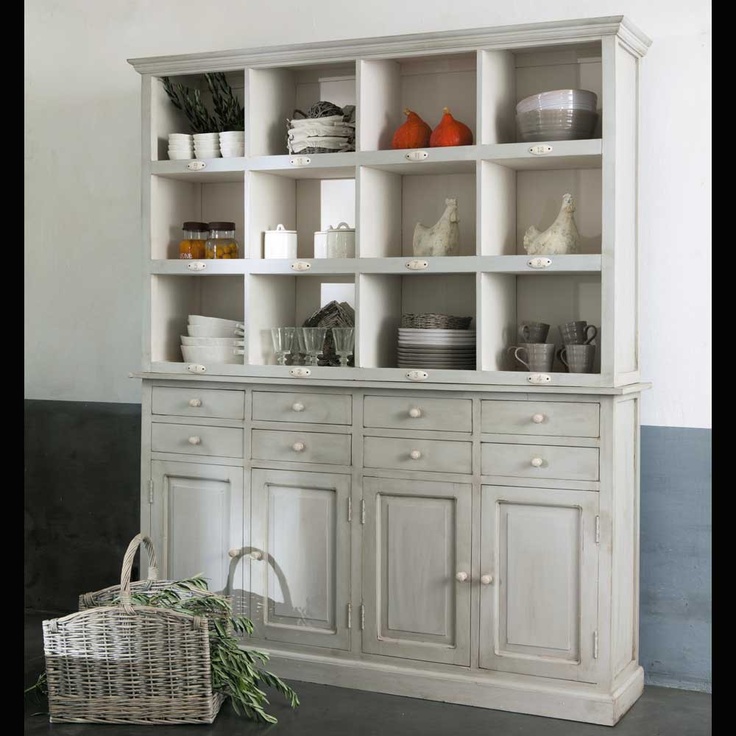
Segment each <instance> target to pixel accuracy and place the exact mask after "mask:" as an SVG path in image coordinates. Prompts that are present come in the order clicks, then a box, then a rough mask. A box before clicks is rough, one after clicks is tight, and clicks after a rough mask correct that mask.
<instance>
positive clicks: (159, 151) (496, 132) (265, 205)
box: [130, 16, 649, 387]
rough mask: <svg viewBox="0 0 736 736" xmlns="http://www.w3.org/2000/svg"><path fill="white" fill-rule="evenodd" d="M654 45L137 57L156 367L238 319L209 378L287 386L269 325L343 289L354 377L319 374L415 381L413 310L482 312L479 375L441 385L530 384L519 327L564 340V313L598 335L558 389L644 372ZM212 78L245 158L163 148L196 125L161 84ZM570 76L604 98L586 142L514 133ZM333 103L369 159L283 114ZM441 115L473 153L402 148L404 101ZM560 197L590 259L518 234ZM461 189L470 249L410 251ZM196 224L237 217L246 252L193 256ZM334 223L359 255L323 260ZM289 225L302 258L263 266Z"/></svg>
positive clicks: (558, 25) (628, 36)
mask: <svg viewBox="0 0 736 736" xmlns="http://www.w3.org/2000/svg"><path fill="white" fill-rule="evenodd" d="M648 45H649V40H648V39H647V38H646V37H645V36H644V35H643V34H641V33H640V32H639V31H638V30H637V29H636V28H634V26H632V25H631V24H630V23H629V22H628V21H627V20H626V19H624V18H623V17H618V16H616V17H608V18H596V19H586V20H582V21H571V22H555V23H541V24H533V25H525V26H507V27H501V28H488V29H474V30H469V31H460V32H448V33H431V34H414V35H408V36H394V37H388V38H379V39H353V40H348V41H337V42H336V41H331V42H329V43H324V44H322V43H311V44H301V45H292V46H281V47H270V48H257V49H244V50H239V51H227V52H212V53H204V54H191V55H180V56H171V57H153V58H148V59H132V60H130V63H131V64H132V65H133V66H134V67H135V68H136V70H137V71H138V72H139V73H140V74H141V76H142V91H143V105H142V109H143V120H142V130H143V142H144V145H143V166H142V176H143V182H142V184H143V197H144V228H143V244H144V248H145V249H146V253H147V254H148V259H147V261H146V263H147V265H146V268H145V269H144V279H145V284H146V289H145V294H146V305H145V308H146V330H145V338H144V339H145V343H144V350H143V368H144V370H145V371H150V372H153V373H157V374H160V375H168V374H178V373H183V374H186V373H190V372H191V370H192V368H191V367H190V366H189V364H187V363H184V362H183V360H182V356H181V351H180V345H179V337H180V335H181V334H185V332H184V331H185V329H186V320H187V315H188V314H191V313H198V314H206V315H209V316H213V317H225V318H229V319H237V320H242V321H244V322H245V324H246V332H247V335H246V339H245V350H244V353H245V354H244V355H243V356H242V361H243V362H242V363H239V364H227V365H218V364H214V365H207V366H205V367H204V368H205V370H204V374H205V375H209V376H218V375H219V376H240V377H242V378H247V377H250V376H256V375H257V376H263V375H271V376H273V377H279V376H282V375H284V376H287V375H289V374H288V370H289V368H288V366H278V365H275V360H274V355H273V351H272V349H271V347H270V343H269V339H270V338H269V331H270V328H271V327H276V326H289V325H299V324H302V323H303V321H304V320H305V319H306V318H308V317H309V316H310V315H311V314H313V313H314V312H316V311H317V310H319V309H320V308H321V307H323V306H324V304H325V301H324V300H325V299H329V298H330V295H334V294H343V295H345V294H348V292H349V299H348V301H349V303H350V304H351V307H353V308H354V310H355V314H356V349H355V367H354V368H349V369H348V368H339V369H335V368H327V367H324V368H322V367H317V368H315V369H314V371H313V375H319V376H320V377H322V378H330V377H334V378H335V380H338V379H339V380H346V379H348V380H349V379H353V380H365V381H381V380H390V381H395V380H408V379H407V378H406V376H405V375H404V374H403V373H402V371H401V370H399V369H398V368H396V360H397V359H396V354H397V351H396V347H397V346H396V341H397V339H396V334H397V328H398V326H399V324H400V322H401V316H402V314H404V313H406V312H408V311H417V310H419V311H424V312H444V313H458V314H459V312H458V311H457V310H460V311H462V312H463V315H464V316H470V317H472V318H473V323H472V326H473V327H474V328H475V330H476V355H477V360H476V370H474V371H452V370H449V371H428V373H429V374H430V375H429V376H428V377H427V379H426V380H428V381H429V382H433V381H437V382H441V383H453V382H460V383H462V382H471V383H488V384H519V383H525V382H529V381H530V380H532V376H531V374H529V373H528V372H527V371H526V369H524V370H520V369H521V368H522V366H521V365H520V364H519V363H515V362H514V360H513V358H512V357H511V354H510V352H509V348H511V347H513V346H515V345H517V344H518V343H519V341H520V338H519V337H518V324H519V323H520V322H521V321H524V320H535V321H542V322H546V323H549V324H550V325H551V329H550V335H549V338H548V339H549V340H550V341H553V342H556V343H558V344H559V342H560V338H559V334H558V330H557V326H558V325H559V324H561V323H563V322H566V321H571V320H586V321H587V322H589V323H592V324H595V325H596V326H597V327H598V336H597V337H596V339H595V345H596V359H595V364H594V368H593V372H592V373H588V374H571V373H567V372H566V369H565V367H564V366H563V365H562V364H561V363H560V362H559V360H556V361H555V364H554V367H553V369H552V371H550V377H551V380H550V382H549V385H552V386H554V385H565V386H570V385H571V386H581V387H584V386H618V385H623V384H627V383H633V382H635V381H637V380H638V375H639V374H638V349H637V337H636V333H637V329H636V328H637V321H638V308H637V303H638V293H637V242H636V199H635V198H636V176H637V173H636V164H637V145H638V143H637V141H638V138H637V130H638V99H637V95H638V92H637V78H638V60H639V58H640V57H641V56H642V55H643V54H644V53H645V51H646V49H647V47H648ZM211 72H222V73H224V74H225V77H226V79H227V82H228V83H229V85H230V87H231V89H232V90H233V91H234V93H235V95H236V97H237V98H238V101H239V102H240V103H241V104H242V105H243V108H244V117H243V121H242V122H243V127H244V131H245V135H244V140H245V144H244V151H243V154H244V155H242V156H239V157H233V158H220V157H218V158H208V159H191V160H190V159H185V160H168V155H167V147H168V136H169V134H171V133H181V132H187V131H188V130H189V129H188V125H187V121H186V119H185V117H184V116H183V114H182V113H181V112H180V111H178V110H177V109H176V108H175V107H174V106H173V105H172V104H171V101H170V100H169V98H168V96H167V94H166V91H165V88H164V85H163V81H162V80H163V78H165V77H169V78H171V79H173V80H176V81H178V82H181V83H183V84H185V85H187V86H189V87H191V88H194V89H197V90H199V92H200V94H201V96H202V99H203V100H204V101H205V102H208V99H209V98H208V94H209V92H208V84H207V77H206V76H205V75H207V74H209V73H211ZM567 88H574V89H587V90H590V91H592V92H594V93H595V94H596V95H597V101H598V102H597V104H598V110H597V111H598V114H599V115H598V122H597V124H596V127H595V129H594V131H593V135H592V137H591V138H586V139H582V140H555V141H535V142H523V141H521V140H520V139H519V137H518V135H517V130H516V126H515V112H516V104H517V103H518V102H519V101H520V100H522V99H524V98H525V97H527V96H529V95H533V94H536V93H539V92H544V91H549V90H554V89H567ZM325 100H327V101H330V102H332V103H333V104H335V105H337V106H339V107H342V108H346V107H348V108H351V107H352V106H354V108H355V150H354V151H346V152H332V153H311V152H306V153H300V154H291V153H290V152H289V150H288V146H287V130H288V120H290V119H291V118H293V117H298V116H301V113H302V112H304V111H306V110H308V109H309V108H310V107H311V106H312V105H314V104H315V103H318V102H321V101H325ZM444 108H449V109H450V110H451V111H452V114H453V116H454V117H455V118H456V119H457V120H460V121H462V122H464V123H465V124H467V126H468V127H469V128H470V130H471V131H472V134H473V142H472V144H471V145H466V146H454V147H424V148H419V149H396V150H395V149H392V146H391V141H392V137H393V133H394V131H395V130H396V128H398V127H399V126H400V125H401V124H402V123H403V122H404V120H405V115H404V110H405V109H410V110H413V111H414V112H416V113H417V114H419V115H420V116H421V117H422V118H423V119H424V120H425V121H427V122H428V123H429V125H430V126H431V127H434V126H435V125H436V124H437V123H438V122H439V120H440V118H441V116H442V111H443V109H444ZM565 194H571V195H572V197H573V201H574V206H575V211H574V217H575V222H576V225H577V229H578V232H579V244H580V252H579V254H575V255H570V254H566V255H554V254H553V255H549V254H534V253H527V252H526V249H525V246H524V235H525V233H526V232H527V230H528V229H529V228H530V227H531V226H534V227H536V228H537V229H538V230H540V231H543V230H545V229H546V228H548V227H549V226H550V225H551V224H552V223H553V222H554V221H555V218H556V216H557V213H558V212H559V210H560V207H561V203H562V200H563V196H564V195H565ZM448 198H454V199H456V200H457V218H458V229H459V234H460V242H459V247H458V249H457V253H456V255H453V256H444V257H427V258H423V259H419V260H422V261H423V262H426V265H422V264H419V265H417V264H416V263H412V261H415V260H417V258H416V256H415V253H414V245H413V238H414V231H415V227H416V225H417V223H422V224H424V225H425V226H431V225H432V224H434V223H437V222H438V220H439V219H440V217H441V216H442V214H443V211H444V208H445V201H446V199H448ZM188 220H194V221H202V222H212V221H219V220H226V221H232V222H234V223H235V226H236V237H237V239H238V240H239V244H240V256H241V257H240V258H238V259H234V260H226V261H201V262H191V261H189V262H187V261H184V260H179V258H178V241H179V239H180V237H181V230H182V223H183V222H185V221H188ZM340 222H344V223H346V224H347V225H348V226H349V227H350V228H354V230H355V257H354V258H348V259H346V258H340V259H331V258H324V257H316V256H318V255H320V254H318V253H317V252H316V245H315V243H316V238H317V235H318V234H319V233H320V232H324V231H325V230H327V229H328V228H330V227H335V226H336V225H337V224H338V223H340ZM277 225H283V226H284V228H286V229H287V230H292V231H295V232H296V236H297V254H296V258H295V259H276V260H274V259H266V258H264V255H265V250H264V234H265V233H266V231H268V230H273V229H275V228H276V227H277ZM535 255H537V256H540V255H541V256H544V257H543V258H541V260H540V258H537V259H536V260H535V259H534V256H535ZM346 290H347V291H346ZM418 368H421V366H418ZM402 376H404V378H403V379H402V378H401V377H402Z"/></svg>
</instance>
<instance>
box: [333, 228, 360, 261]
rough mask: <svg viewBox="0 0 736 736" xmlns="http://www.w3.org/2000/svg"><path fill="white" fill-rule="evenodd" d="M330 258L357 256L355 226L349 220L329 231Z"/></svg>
mask: <svg viewBox="0 0 736 736" xmlns="http://www.w3.org/2000/svg"><path fill="white" fill-rule="evenodd" d="M327 257H328V258H355V228H352V227H350V225H348V224H347V222H341V223H340V224H339V225H338V226H337V227H331V228H330V229H329V230H328V231H327Z"/></svg>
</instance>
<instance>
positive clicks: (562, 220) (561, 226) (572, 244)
mask: <svg viewBox="0 0 736 736" xmlns="http://www.w3.org/2000/svg"><path fill="white" fill-rule="evenodd" d="M573 212H575V203H574V202H573V199H572V194H566V195H565V196H564V197H563V198H562V207H561V208H560V212H559V214H558V215H557V219H556V220H555V221H554V222H553V223H552V224H551V225H550V226H549V227H548V228H547V229H546V230H544V231H543V232H541V233H540V232H539V230H537V228H535V227H534V225H532V226H531V227H530V228H529V229H528V230H527V231H526V233H524V250H525V251H526V252H527V253H528V254H529V255H530V256H536V255H563V254H565V253H580V244H579V242H578V228H577V225H576V224H575V218H574V217H573Z"/></svg>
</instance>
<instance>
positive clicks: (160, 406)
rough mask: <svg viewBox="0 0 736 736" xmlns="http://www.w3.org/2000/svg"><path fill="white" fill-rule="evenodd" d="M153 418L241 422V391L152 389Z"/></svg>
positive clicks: (242, 403) (243, 402) (243, 412)
mask: <svg viewBox="0 0 736 736" xmlns="http://www.w3.org/2000/svg"><path fill="white" fill-rule="evenodd" d="M151 411H152V413H153V414H169V415H173V416H177V417H207V418H208V419H210V418H215V419H243V417H244V416H245V392H244V391H217V390H215V389H211V388H205V389H201V388H197V387H192V388H163V387H155V388H154V389H153V394H152V398H151Z"/></svg>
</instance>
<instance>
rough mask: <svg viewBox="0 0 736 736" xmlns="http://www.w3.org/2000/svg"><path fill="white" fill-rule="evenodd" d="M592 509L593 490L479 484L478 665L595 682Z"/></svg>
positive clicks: (594, 501) (595, 558) (595, 570)
mask: <svg viewBox="0 0 736 736" xmlns="http://www.w3.org/2000/svg"><path fill="white" fill-rule="evenodd" d="M597 508H598V494H597V493H592V492H585V491H565V490H550V489H546V488H519V487H513V488H509V487H500V486H483V489H482V500H481V540H480V541H481V567H480V574H481V585H480V589H481V596H480V609H481V610H480V626H481V630H480V659H479V664H480V666H481V667H483V668H486V669H492V670H499V671H503V672H517V673H522V674H530V675H537V676H541V677H559V678H563V679H568V680H580V681H584V682H595V659H594V657H595V656H597V654H596V652H595V649H596V645H595V639H596V637H597V632H596V627H597V624H596V621H597V590H598V545H597V544H596V540H595V526H596V513H597ZM483 576H486V577H483ZM489 577H490V580H489Z"/></svg>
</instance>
